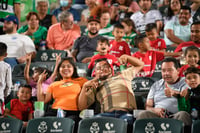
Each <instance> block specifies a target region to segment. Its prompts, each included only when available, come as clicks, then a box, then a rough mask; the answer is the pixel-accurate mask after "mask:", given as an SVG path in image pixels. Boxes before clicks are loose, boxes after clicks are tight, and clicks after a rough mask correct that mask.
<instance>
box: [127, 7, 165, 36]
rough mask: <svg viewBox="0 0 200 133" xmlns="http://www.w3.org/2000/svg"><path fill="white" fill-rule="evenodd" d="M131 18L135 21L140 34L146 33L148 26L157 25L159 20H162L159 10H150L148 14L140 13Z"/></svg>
mask: <svg viewBox="0 0 200 133" xmlns="http://www.w3.org/2000/svg"><path fill="white" fill-rule="evenodd" d="M130 18H131V19H132V20H133V22H134V24H135V27H136V30H137V31H139V32H140V33H144V32H145V26H146V24H149V23H155V22H156V21H158V20H162V15H161V14H160V12H159V11H158V10H149V11H148V12H147V13H146V14H143V13H142V12H141V11H138V12H136V13H134V14H133V15H132V16H131V17H130Z"/></svg>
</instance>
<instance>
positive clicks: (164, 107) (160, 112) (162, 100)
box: [137, 58, 192, 126]
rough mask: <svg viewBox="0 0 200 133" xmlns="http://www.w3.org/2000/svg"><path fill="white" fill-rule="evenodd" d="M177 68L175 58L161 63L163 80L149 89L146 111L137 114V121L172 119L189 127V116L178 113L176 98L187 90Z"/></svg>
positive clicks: (182, 112) (177, 63) (178, 65)
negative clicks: (157, 118) (159, 118)
mask: <svg viewBox="0 0 200 133" xmlns="http://www.w3.org/2000/svg"><path fill="white" fill-rule="evenodd" d="M179 67H180V64H179V62H178V61H177V60H176V59H175V58H165V59H164V60H163V61H162V65H161V73H162V78H163V79H160V80H159V81H156V82H155V83H154V84H153V85H152V87H151V88H150V91H149V94H148V96H147V101H146V111H143V112H141V113H139V115H138V117H137V119H144V118H155V117H161V118H173V119H178V120H180V121H183V122H184V124H185V126H191V124H192V121H191V118H190V115H189V114H188V113H187V112H185V111H178V102H177V97H178V96H180V92H181V91H182V90H184V89H186V88H188V86H187V84H186V83H185V79H184V78H180V77H179V76H178V74H179ZM171 90H173V91H171Z"/></svg>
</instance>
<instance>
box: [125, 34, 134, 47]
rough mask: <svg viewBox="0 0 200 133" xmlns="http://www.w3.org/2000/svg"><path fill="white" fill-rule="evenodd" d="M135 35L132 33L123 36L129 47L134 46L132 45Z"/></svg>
mask: <svg viewBox="0 0 200 133" xmlns="http://www.w3.org/2000/svg"><path fill="white" fill-rule="evenodd" d="M136 35H137V34H136V33H135V32H132V33H131V35H130V36H127V35H125V36H124V37H123V39H124V40H125V41H126V42H127V43H128V44H129V45H130V46H135V44H134V39H135V37H136Z"/></svg>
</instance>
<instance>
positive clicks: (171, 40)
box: [164, 6, 191, 46]
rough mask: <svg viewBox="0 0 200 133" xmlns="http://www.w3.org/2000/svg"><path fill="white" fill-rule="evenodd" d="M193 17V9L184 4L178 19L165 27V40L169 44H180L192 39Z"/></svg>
mask: <svg viewBox="0 0 200 133" xmlns="http://www.w3.org/2000/svg"><path fill="white" fill-rule="evenodd" d="M190 17H191V9H190V8H189V7H187V6H182V7H181V10H180V13H179V17H178V20H177V21H169V22H168V23H167V24H166V25H165V28H164V31H165V34H164V40H165V42H166V45H167V46H178V45H179V44H180V43H182V42H187V41H189V40H190V35H191V34H190V26H191V24H190V23H189V19H190Z"/></svg>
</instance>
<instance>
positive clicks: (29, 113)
mask: <svg viewBox="0 0 200 133" xmlns="http://www.w3.org/2000/svg"><path fill="white" fill-rule="evenodd" d="M31 89H32V88H31V86H29V85H21V86H20V87H19V90H18V93H17V96H18V99H11V101H10V102H9V103H7V104H6V109H5V113H4V116H5V117H12V118H17V119H20V120H22V121H23V125H24V126H26V125H27V123H28V120H31V119H33V111H34V109H33V103H32V102H31V101H30V99H31Z"/></svg>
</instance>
